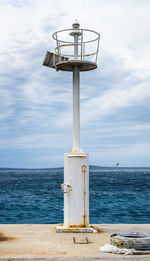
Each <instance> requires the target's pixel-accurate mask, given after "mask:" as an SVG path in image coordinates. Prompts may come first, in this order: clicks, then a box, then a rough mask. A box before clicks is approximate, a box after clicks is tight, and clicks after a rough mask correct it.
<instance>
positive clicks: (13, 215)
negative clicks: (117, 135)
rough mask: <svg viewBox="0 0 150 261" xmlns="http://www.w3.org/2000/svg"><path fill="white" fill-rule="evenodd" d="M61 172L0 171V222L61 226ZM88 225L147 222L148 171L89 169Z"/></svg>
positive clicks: (149, 215) (149, 213) (149, 218)
mask: <svg viewBox="0 0 150 261" xmlns="http://www.w3.org/2000/svg"><path fill="white" fill-rule="evenodd" d="M63 171H64V170H63V168H49V169H0V223H1V224H29V223H32V224H60V223H63V192H62V191H61V184H62V183H63ZM90 223H91V224H115V223H119V224H123V223H126V224H130V223H132V224H146V223H150V168H120V167H115V168H107V167H106V168H105V167H97V166H90Z"/></svg>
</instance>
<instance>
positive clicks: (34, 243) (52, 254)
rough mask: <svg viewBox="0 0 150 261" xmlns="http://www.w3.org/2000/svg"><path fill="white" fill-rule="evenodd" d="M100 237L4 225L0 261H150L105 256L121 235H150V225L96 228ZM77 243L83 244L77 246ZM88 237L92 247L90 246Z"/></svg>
mask: <svg viewBox="0 0 150 261" xmlns="http://www.w3.org/2000/svg"><path fill="white" fill-rule="evenodd" d="M96 226H97V227H98V228H99V231H100V232H99V233H97V234H95V233H91V234H89V233H79V234H78V233H56V232H55V225H32V224H27V225H2V224H1V225H0V260H9V261H10V260H13V259H17V260H27V259H28V260H29V259H30V260H35V259H36V260H51V261H53V260H78V261H80V260H82V261H84V260H96V259H99V260H101V261H106V260H119V261H121V260H133V261H135V260H139V261H142V260H149V261H150V255H138V256H125V255H114V254H107V253H102V252H100V251H99V248H100V247H101V246H104V244H106V243H109V242H110V238H109V237H110V235H111V234H112V233H115V232H116V233H117V232H121V231H122V232H123V231H124V232H149V233H150V225H146V224H144V225H139V224H138V225H137V224H134V225H131V224H130V225H129V224H121V225H120V224H119V225H118V224H115V225H111V224H109V225H107V224H105V225H96ZM74 237H75V242H77V243H82V244H75V243H74V239H73V238H74ZM86 237H87V238H88V241H89V243H88V244H83V243H84V242H85V243H86Z"/></svg>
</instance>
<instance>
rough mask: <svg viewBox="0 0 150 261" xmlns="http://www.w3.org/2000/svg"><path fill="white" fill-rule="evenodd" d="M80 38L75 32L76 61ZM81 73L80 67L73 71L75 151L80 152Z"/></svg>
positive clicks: (75, 67)
mask: <svg viewBox="0 0 150 261" xmlns="http://www.w3.org/2000/svg"><path fill="white" fill-rule="evenodd" d="M78 37H79V33H78V31H77V32H74V59H75V60H78ZM79 74H80V72H79V68H78V66H74V70H73V151H74V152H79V151H80V75H79Z"/></svg>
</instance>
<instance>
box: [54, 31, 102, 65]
mask: <svg viewBox="0 0 150 261" xmlns="http://www.w3.org/2000/svg"><path fill="white" fill-rule="evenodd" d="M73 30H74V29H65V30H60V31H57V32H55V33H54V34H53V35H52V37H53V38H54V39H55V40H56V48H55V54H57V55H58V56H59V57H60V60H61V57H62V56H64V57H67V58H68V59H71V60H74V46H75V44H74V39H73V37H72V36H71V34H70V33H71V32H73ZM79 33H80V36H79V38H78V60H79V61H84V60H86V61H93V62H95V63H97V58H98V53H99V43H100V34H99V33H97V32H95V31H92V30H89V29H79ZM64 39H66V40H64ZM72 47H73V48H72Z"/></svg>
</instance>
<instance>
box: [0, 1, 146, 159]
mask: <svg viewBox="0 0 150 261" xmlns="http://www.w3.org/2000/svg"><path fill="white" fill-rule="evenodd" d="M149 9H150V2H149V1H146V0H143V1H135V0H132V1H129V0H127V1H121V0H114V1H111V0H106V1H102V0H100V1H99V0H92V1H91V0H90V1H88V2H87V1H79V0H77V1H69V0H65V1H64V0H63V1H59V0H56V1H52V0H45V1H42V0H32V1H28V0H27V1H25V0H24V1H19V0H15V1H11V0H7V1H4V0H1V5H0V10H1V16H0V23H1V28H0V34H1V41H0V60H1V65H0V69H1V89H0V94H1V103H0V111H1V113H0V121H1V126H2V127H1V134H2V135H1V137H3V139H2V140H1V146H2V147H3V148H11V147H12V148H14V147H16V148H26V149H29V148H43V149H44V148H54V147H56V148H57V146H59V143H60V146H65V144H66V146H70V142H71V141H69V140H68V139H67V135H70V136H71V130H72V87H71V85H72V80H71V75H70V74H69V73H60V72H58V73H56V72H55V71H54V70H50V69H49V70H48V69H47V68H46V67H45V68H44V67H42V62H43V58H44V55H45V52H46V51H47V50H51V51H54V48H55V41H54V40H53V39H52V37H51V34H52V33H53V32H55V31H57V30H60V29H65V28H70V27H71V24H72V22H74V19H76V18H77V19H78V21H79V22H80V23H81V27H84V28H89V29H93V30H95V31H98V32H99V33H101V43H100V57H99V68H98V70H97V71H93V72H91V73H85V75H86V76H83V80H82V82H81V126H82V130H83V131H84V133H85V136H88V131H89V130H90V131H92V133H94V131H96V132H97V133H101V135H103V137H104V136H107V133H108V136H109V134H110V132H107V131H106V129H107V126H108V122H107V121H106V120H107V119H108V117H111V126H112V125H113V124H114V125H115V126H116V125H117V124H119V121H120V118H119V119H118V120H117V119H116V115H119V117H121V115H122V113H124V112H125V110H126V112H127V113H128V117H127V116H126V119H125V122H124V126H125V125H126V133H128V136H132V135H133V132H134V130H135V132H136V135H139V132H138V131H137V129H138V128H139V129H141V133H142V131H143V127H141V128H140V126H145V127H144V129H145V131H146V130H147V129H149V125H148V122H147V118H144V117H142V116H140V113H141V112H142V115H146V114H147V113H148V110H149V97H150V88H149V72H150V69H149V68H150V53H149V41H150V34H149V24H150V16H149ZM89 17H90V18H89ZM135 107H136V108H137V111H136V112H135V111H134V114H132V110H133V109H134V108H135ZM131 114H132V117H131ZM136 117H138V120H137V118H136ZM131 120H132V124H131ZM91 122H92V124H91ZM111 126H110V129H111ZM117 126H118V125H117ZM92 128H96V130H95V129H94V130H93V129H92ZM111 130H112V137H114V136H115V133H116V130H115V128H112V129H111ZM33 131H34V133H35V134H34V135H33V133H32V132H33ZM105 131H106V132H107V133H106V132H105ZM119 131H120V132H121V133H122V129H121V128H119V126H118V132H117V133H118V135H119ZM61 133H63V135H61ZM55 135H56V137H55ZM65 135H66V139H65V138H64V137H65ZM124 135H125V132H124V134H122V143H123V138H124ZM70 136H69V137H70ZM120 136H121V134H120ZM104 138H105V137H104ZM61 139H63V140H65V142H61ZM141 139H142V134H141ZM144 139H145V138H144V137H143V140H144ZM47 140H50V141H52V142H47ZM53 141H54V142H53ZM57 142H58V143H57ZM85 142H89V139H88V138H87V141H85ZM144 142H145V141H143V143H142V144H143V145H141V146H143V147H144V146H146V145H145V144H146V143H144ZM147 142H149V140H148V138H147ZM122 143H121V142H120V146H121V144H122ZM94 144H96V145H97V147H98V148H99V149H100V146H101V145H100V144H99V140H98V139H97V140H94ZM94 144H92V143H91V144H89V147H92V146H93V149H94V146H95V145H94ZM110 144H111V142H110ZM112 144H113V146H114V142H112ZM135 146H136V145H135ZM137 146H138V145H137ZM106 147H107V144H106ZM143 147H142V148H143ZM128 150H130V146H128V147H127V148H126V151H128ZM107 152H108V155H110V154H109V151H107ZM107 152H106V154H107ZM133 152H134V151H133ZM110 153H113V151H111V152H110ZM143 153H144V149H143ZM147 153H149V151H147ZM122 155H127V153H126V152H125V151H124V152H123V151H122ZM105 156H106V155H105ZM44 157H45V159H46V156H44ZM139 157H140V155H139ZM95 160H96V161H97V162H98V157H97V158H95Z"/></svg>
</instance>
